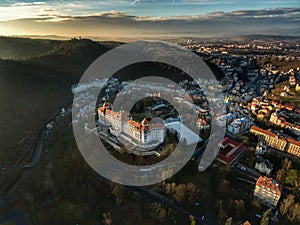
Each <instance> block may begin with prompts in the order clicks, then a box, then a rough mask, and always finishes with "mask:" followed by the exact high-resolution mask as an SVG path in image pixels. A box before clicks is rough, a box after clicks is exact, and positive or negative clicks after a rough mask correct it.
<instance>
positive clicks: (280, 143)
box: [250, 126, 287, 151]
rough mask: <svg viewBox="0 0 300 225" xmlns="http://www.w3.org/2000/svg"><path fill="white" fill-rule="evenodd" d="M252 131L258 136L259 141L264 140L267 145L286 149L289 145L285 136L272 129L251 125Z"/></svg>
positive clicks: (282, 149)
mask: <svg viewBox="0 0 300 225" xmlns="http://www.w3.org/2000/svg"><path fill="white" fill-rule="evenodd" d="M250 133H252V134H254V135H256V136H258V140H259V141H264V142H265V143H266V145H268V146H270V147H272V148H276V149H278V150H281V151H284V150H285V147H286V145H287V141H286V139H285V138H281V137H279V136H278V135H276V134H274V133H272V132H271V131H268V130H264V129H261V128H259V127H256V126H251V129H250Z"/></svg>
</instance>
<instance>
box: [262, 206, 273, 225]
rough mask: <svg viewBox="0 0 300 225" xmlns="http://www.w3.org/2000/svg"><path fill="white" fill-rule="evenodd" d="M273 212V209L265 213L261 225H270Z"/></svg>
mask: <svg viewBox="0 0 300 225" xmlns="http://www.w3.org/2000/svg"><path fill="white" fill-rule="evenodd" d="M271 211H272V209H271V208H270V209H268V210H267V211H265V212H264V215H263V217H262V218H261V220H260V225H268V224H269V218H270V215H271Z"/></svg>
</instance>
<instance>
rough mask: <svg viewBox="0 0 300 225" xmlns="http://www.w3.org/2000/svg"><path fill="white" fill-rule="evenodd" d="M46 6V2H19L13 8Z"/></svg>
mask: <svg viewBox="0 0 300 225" xmlns="http://www.w3.org/2000/svg"><path fill="white" fill-rule="evenodd" d="M44 4H46V2H17V3H14V4H12V5H11V6H12V7H15V6H30V5H44Z"/></svg>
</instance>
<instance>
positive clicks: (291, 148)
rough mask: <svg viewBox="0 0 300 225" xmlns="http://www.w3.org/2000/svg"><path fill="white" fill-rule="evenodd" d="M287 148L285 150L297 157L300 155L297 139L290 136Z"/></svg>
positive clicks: (299, 145) (299, 143)
mask: <svg viewBox="0 0 300 225" xmlns="http://www.w3.org/2000/svg"><path fill="white" fill-rule="evenodd" d="M287 140H288V143H289V145H288V148H287V152H288V153H290V154H292V155H295V156H297V157H300V142H299V141H295V140H293V139H291V138H288V139H287Z"/></svg>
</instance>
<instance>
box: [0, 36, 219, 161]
mask: <svg viewBox="0 0 300 225" xmlns="http://www.w3.org/2000/svg"><path fill="white" fill-rule="evenodd" d="M120 44H122V43H119V42H94V41H92V40H89V39H71V40H67V41H57V40H55V41H54V40H37V39H24V38H0V49H1V51H0V90H1V95H0V105H1V107H0V117H1V120H0V125H1V132H0V162H1V160H2V159H3V155H5V154H4V153H5V151H8V150H9V149H10V148H11V147H12V146H13V145H14V144H15V143H16V142H18V141H19V140H20V139H22V138H24V137H28V136H29V137H30V136H32V135H34V134H36V133H37V131H38V130H39V129H40V127H41V126H42V124H44V122H45V121H46V120H47V119H48V118H50V117H51V116H53V115H54V114H55V113H56V112H57V111H58V110H59V109H60V107H62V106H64V105H66V104H68V103H71V102H72V97H73V96H72V93H71V91H70V87H71V85H72V84H74V83H76V82H78V81H79V79H80V78H81V76H82V74H83V73H84V71H85V70H86V69H87V67H88V66H89V65H90V64H91V63H92V62H93V61H94V60H95V59H96V58H97V57H99V56H100V55H102V54H103V53H105V52H107V51H108V50H109V49H111V48H113V47H116V46H118V45H120ZM209 66H210V67H211V68H212V69H213V71H214V72H215V74H218V75H219V74H220V71H219V68H218V67H216V66H215V65H212V64H209ZM138 68H140V74H144V75H147V74H148V75H149V74H150V75H151V71H152V69H151V68H152V67H149V66H148V67H145V66H144V65H143V66H139V67H138ZM156 69H158V71H161V72H162V73H166V74H169V76H176V78H177V79H176V80H178V79H179V78H178V77H177V75H178V74H180V73H176V72H174V70H171V69H168V67H167V68H157V67H156ZM148 70H149V71H148ZM120 72H122V75H123V77H124V76H125V77H126V78H127V79H128V78H130V76H132V74H136V71H135V72H134V71H132V69H131V67H130V68H129V69H128V70H126V69H125V70H122V71H120ZM154 72H155V71H154ZM176 74H177V75H176Z"/></svg>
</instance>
